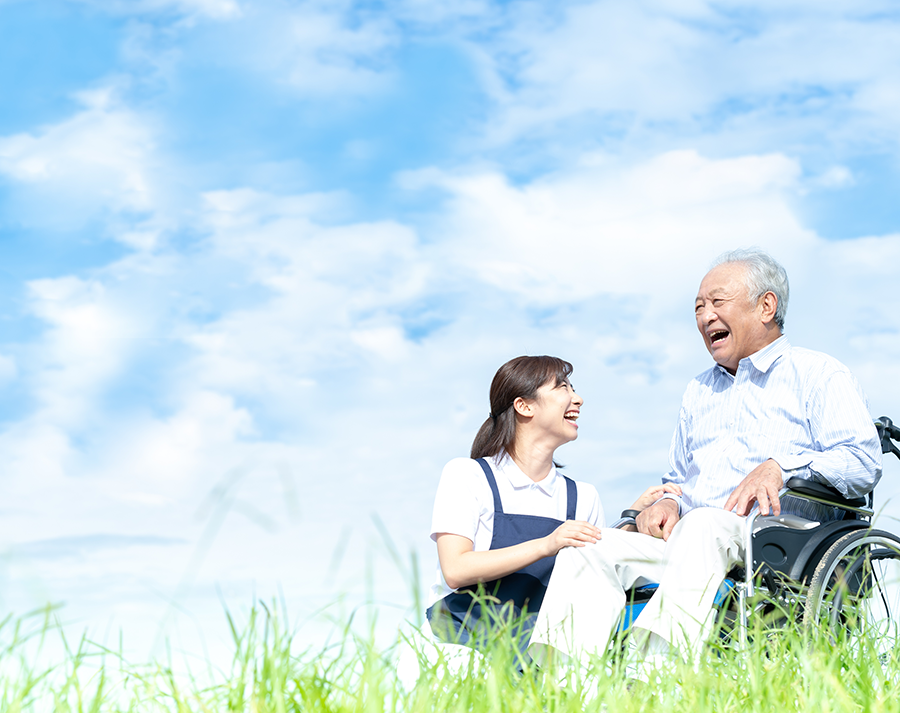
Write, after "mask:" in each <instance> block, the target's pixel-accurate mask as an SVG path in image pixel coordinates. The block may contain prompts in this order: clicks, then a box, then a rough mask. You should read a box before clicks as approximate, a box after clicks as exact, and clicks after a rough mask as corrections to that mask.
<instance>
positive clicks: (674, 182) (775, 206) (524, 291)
mask: <svg viewBox="0 0 900 713" xmlns="http://www.w3.org/2000/svg"><path fill="white" fill-rule="evenodd" d="M798 176H799V167H798V166H797V165H796V164H795V163H794V162H793V161H790V160H789V159H787V158H785V157H783V156H778V155H771V156H747V157H742V158H736V159H728V160H719V161H714V160H710V159H706V158H703V157H701V156H699V155H697V154H696V153H695V152H691V151H679V152H670V153H666V154H663V155H660V156H657V157H655V158H653V159H651V160H649V161H646V162H644V163H642V164H637V165H627V164H626V165H623V164H622V163H620V162H612V163H609V164H603V163H600V164H597V163H596V162H595V161H589V162H588V165H587V166H586V167H585V168H583V169H579V170H575V171H570V172H562V173H560V174H552V175H549V176H546V177H543V178H541V179H539V180H536V181H534V182H532V183H529V184H527V185H524V186H521V187H515V186H511V185H510V184H509V183H508V182H507V181H506V179H505V178H504V177H503V176H501V175H498V174H495V173H491V174H474V175H448V174H440V173H437V174H436V173H434V172H426V173H423V174H418V175H416V174H412V175H410V176H408V177H407V178H406V181H407V185H410V186H415V185H428V184H429V183H432V184H437V185H440V186H442V187H444V188H446V189H447V190H448V191H449V192H450V193H451V195H452V196H453V212H452V215H451V216H450V217H448V219H447V220H446V221H444V222H443V223H442V226H441V228H440V232H441V235H442V237H443V238H444V243H443V245H444V249H445V250H446V251H447V253H448V259H449V260H450V261H453V262H459V261H460V260H462V261H465V262H466V264H467V266H469V267H471V268H472V269H473V270H475V271H476V272H477V273H478V274H479V275H480V277H481V278H482V279H483V280H484V281H485V282H488V283H490V284H492V285H495V286H496V287H498V288H501V289H505V290H510V291H512V292H515V293H516V294H518V295H519V296H520V297H521V298H522V299H523V300H524V301H525V302H526V304H541V303H551V304H559V303H563V304H565V303H571V302H574V301H577V300H579V299H584V298H587V297H590V296H593V295H598V294H664V293H665V292H666V291H667V290H668V289H671V287H672V286H673V285H672V283H673V281H682V273H680V272H679V270H678V269H677V268H678V267H683V268H685V269H693V270H694V271H695V272H696V271H699V270H702V268H703V265H705V264H706V263H707V262H709V261H710V260H711V259H712V258H713V257H714V256H715V255H716V254H717V253H718V252H719V251H721V249H723V248H724V247H725V246H728V245H740V244H747V243H754V242H764V243H766V244H770V245H771V244H784V243H785V242H786V241H792V242H794V241H798V242H800V243H803V242H807V243H808V242H809V236H807V235H806V234H805V231H804V230H803V229H802V228H801V227H800V226H799V225H798V224H797V222H796V219H795V218H794V217H793V216H792V215H791V213H790V211H789V209H788V208H787V206H786V205H785V197H786V196H787V195H790V192H791V190H792V189H793V188H794V186H795V184H796V181H797V178H798ZM723 224H727V225H728V228H727V233H726V234H724V235H723ZM688 247H689V249H687V250H686V248H688ZM698 260H699V265H698ZM638 266H639V267H638ZM673 268H674V269H673ZM690 289H694V286H691V288H690Z"/></svg>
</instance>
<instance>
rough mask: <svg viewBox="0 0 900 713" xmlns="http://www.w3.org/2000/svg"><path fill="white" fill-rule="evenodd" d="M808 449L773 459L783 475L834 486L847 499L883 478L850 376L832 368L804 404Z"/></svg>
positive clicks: (876, 443) (875, 442) (868, 420)
mask: <svg viewBox="0 0 900 713" xmlns="http://www.w3.org/2000/svg"><path fill="white" fill-rule="evenodd" d="M807 419H808V423H809V427H810V433H811V437H812V444H811V446H812V447H810V448H798V449H797V450H796V451H794V452H792V453H791V454H789V455H784V456H779V457H777V458H776V459H775V461H776V462H777V463H778V465H780V466H781V468H782V470H784V471H787V472H786V473H785V475H786V477H789V476H792V475H798V476H800V477H807V478H811V479H814V480H818V481H821V482H823V483H826V484H828V485H831V486H833V487H834V488H836V489H837V490H838V492H840V493H841V494H842V495H843V496H844V497H846V498H856V497H860V496H862V495H866V494H867V493H869V492H870V491H871V490H872V489H873V488H874V487H875V485H876V483H878V480H879V479H880V478H881V441H880V440H879V439H878V432H877V430H876V429H875V425H874V423H873V421H872V417H871V416H870V415H869V409H868V406H867V404H866V399H865V396H864V395H863V393H862V390H861V389H860V388H859V384H858V383H857V381H856V379H855V378H854V377H853V375H852V374H851V373H850V372H849V371H848V370H846V369H836V370H833V371H831V372H830V373H828V374H826V375H824V376H823V377H822V378H820V379H819V380H818V383H817V384H816V386H815V388H814V389H813V390H812V393H811V395H810V399H809V402H808V407H807Z"/></svg>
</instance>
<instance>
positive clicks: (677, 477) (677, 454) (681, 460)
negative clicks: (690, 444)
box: [657, 393, 689, 515]
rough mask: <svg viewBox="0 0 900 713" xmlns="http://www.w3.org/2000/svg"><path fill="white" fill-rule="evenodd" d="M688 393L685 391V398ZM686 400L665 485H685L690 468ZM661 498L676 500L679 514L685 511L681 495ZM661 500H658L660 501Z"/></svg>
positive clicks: (670, 448)
mask: <svg viewBox="0 0 900 713" xmlns="http://www.w3.org/2000/svg"><path fill="white" fill-rule="evenodd" d="M686 399H687V393H685V400H686ZM685 400H683V401H682V404H681V412H680V413H679V414H678V425H677V426H676V427H675V433H673V434H672V442H671V444H670V445H669V472H668V473H666V474H665V475H663V477H662V482H663V485H665V484H666V483H675V484H676V485H683V484H684V482H685V480H686V476H685V474H686V473H687V470H688V460H689V456H688V454H687V451H686V449H685V446H684V444H685V431H686V429H687V423H686V421H687V406H686V403H685ZM659 500H674V501H675V502H676V503H677V504H678V514H679V515H681V514H682V513H683V511H684V502H683V501H682V499H681V496H680V495H675V494H673V493H666V494H664V495H663V496H662V497H661V498H660V499H659ZM659 500H658V501H657V502H659Z"/></svg>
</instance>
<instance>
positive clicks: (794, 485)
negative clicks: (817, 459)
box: [785, 477, 866, 508]
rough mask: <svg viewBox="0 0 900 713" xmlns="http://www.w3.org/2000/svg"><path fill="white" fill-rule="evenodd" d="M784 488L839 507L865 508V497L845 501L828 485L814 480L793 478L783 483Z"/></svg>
mask: <svg viewBox="0 0 900 713" xmlns="http://www.w3.org/2000/svg"><path fill="white" fill-rule="evenodd" d="M785 487H787V489H788V490H789V491H790V490H794V491H796V492H798V493H802V494H803V495H810V496H812V497H815V498H822V499H824V500H828V501H829V502H833V503H834V504H835V505H839V506H845V507H851V508H862V507H865V506H866V498H865V497H861V498H852V499H847V498H845V497H844V496H843V495H841V494H840V493H839V492H838V491H837V490H835V489H834V488H832V487H831V486H830V485H825V484H824V483H819V482H818V481H815V480H806V479H805V478H797V477H793V478H791V479H790V480H788V482H787V483H785ZM789 494H790V493H788V495H789Z"/></svg>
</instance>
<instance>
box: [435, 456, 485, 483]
mask: <svg viewBox="0 0 900 713" xmlns="http://www.w3.org/2000/svg"><path fill="white" fill-rule="evenodd" d="M479 474H481V476H482V477H484V473H483V471H482V470H481V466H480V465H479V464H478V461H476V460H473V459H472V458H454V459H453V460H451V461H449V462H448V463H447V465H445V466H444V470H443V472H442V473H441V478H471V477H473V476H476V475H479Z"/></svg>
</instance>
